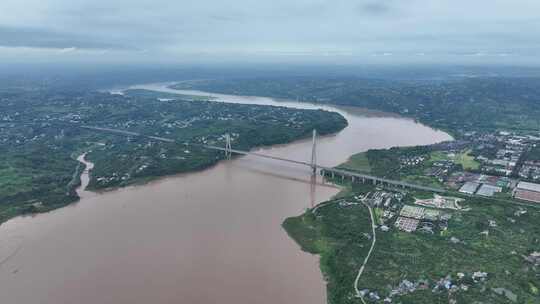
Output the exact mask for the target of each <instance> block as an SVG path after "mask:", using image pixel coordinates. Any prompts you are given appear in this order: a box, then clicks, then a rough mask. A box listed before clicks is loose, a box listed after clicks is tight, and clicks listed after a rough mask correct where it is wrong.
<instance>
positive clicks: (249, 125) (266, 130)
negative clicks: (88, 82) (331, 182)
mask: <svg viewBox="0 0 540 304" xmlns="http://www.w3.org/2000/svg"><path fill="white" fill-rule="evenodd" d="M157 98H165V99H161V100H158V99H157ZM346 124H347V122H346V120H345V119H344V118H343V117H342V116H341V115H339V114H337V113H331V112H326V111H322V110H315V111H311V110H297V109H288V108H283V107H270V106H257V105H242V104H225V103H218V102H212V101H205V100H200V99H198V100H182V99H180V98H179V97H178V96H174V95H171V94H167V95H162V94H161V93H158V94H154V93H153V92H146V91H141V90H136V91H131V90H130V91H128V92H127V95H126V96H121V95H111V94H108V93H98V92H71V91H68V90H60V91H56V90H52V89H33V88H29V89H3V90H0V223H2V222H4V221H6V220H7V219H9V218H11V217H13V216H16V215H20V214H24V213H33V212H45V211H48V210H51V209H54V208H58V207H61V206H64V205H66V204H69V203H71V202H74V201H76V200H77V199H78V197H77V194H76V193H75V188H76V187H77V186H78V185H79V184H80V181H79V174H80V172H81V170H82V166H81V165H80V164H79V162H77V161H76V160H75V159H76V157H77V156H78V155H80V154H81V153H83V152H85V151H91V152H90V153H88V155H87V158H88V159H89V160H90V161H92V162H94V163H95V167H94V169H93V170H92V172H91V176H90V177H91V179H90V184H89V186H88V187H89V189H103V188H111V187H122V186H126V185H131V184H135V183H141V182H146V181H148V180H151V179H154V178H156V177H159V176H164V175H170V174H175V173H179V172H186V171H192V170H198V169H202V168H206V167H208V166H211V165H213V164H215V163H216V162H217V161H219V160H220V159H223V158H224V155H223V153H219V152H218V151H214V150H208V149H203V148H200V147H199V146H197V145H191V144H214V145H221V146H223V145H224V134H231V137H232V141H233V143H232V144H233V146H234V147H235V148H238V149H246V150H249V149H251V148H253V147H255V146H261V145H272V144H281V143H287V142H290V141H293V140H296V139H300V138H304V137H308V136H310V134H311V132H312V130H313V129H317V130H318V132H319V133H320V134H329V133H333V132H336V131H339V130H341V129H342V128H344V127H345V126H346ZM84 125H89V126H98V127H104V128H112V129H120V130H127V131H131V132H139V133H141V134H147V135H153V136H159V137H166V138H172V139H174V140H176V142H177V143H166V142H161V141H157V140H151V139H147V138H140V137H133V136H118V135H113V134H108V133H99V132H97V131H93V130H88V129H84V128H81V126H84Z"/></svg>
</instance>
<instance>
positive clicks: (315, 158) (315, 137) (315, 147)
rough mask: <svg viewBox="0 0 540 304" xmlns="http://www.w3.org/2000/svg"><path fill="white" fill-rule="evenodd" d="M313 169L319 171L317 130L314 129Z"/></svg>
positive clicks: (314, 171) (312, 147)
mask: <svg viewBox="0 0 540 304" xmlns="http://www.w3.org/2000/svg"><path fill="white" fill-rule="evenodd" d="M311 169H312V170H313V173H316V172H317V130H315V129H313V144H312V146H311Z"/></svg>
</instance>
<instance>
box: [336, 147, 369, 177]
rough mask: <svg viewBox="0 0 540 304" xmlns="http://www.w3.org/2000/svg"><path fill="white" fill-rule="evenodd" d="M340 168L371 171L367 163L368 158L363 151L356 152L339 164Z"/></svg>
mask: <svg viewBox="0 0 540 304" xmlns="http://www.w3.org/2000/svg"><path fill="white" fill-rule="evenodd" d="M339 167H340V168H347V169H353V170H357V171H362V172H366V173H369V172H371V166H370V165H369V159H368V157H367V154H366V153H365V152H363V153H358V154H355V155H353V156H351V157H350V158H349V159H348V160H347V162H345V163H344V164H342V165H340V166H339Z"/></svg>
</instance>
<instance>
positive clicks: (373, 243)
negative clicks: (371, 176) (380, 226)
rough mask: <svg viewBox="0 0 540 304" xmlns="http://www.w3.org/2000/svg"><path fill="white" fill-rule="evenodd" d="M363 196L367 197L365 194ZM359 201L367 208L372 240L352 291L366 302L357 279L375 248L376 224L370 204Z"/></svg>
mask: <svg viewBox="0 0 540 304" xmlns="http://www.w3.org/2000/svg"><path fill="white" fill-rule="evenodd" d="M365 197H367V195H366V196H365ZM365 197H364V198H365ZM361 202H362V204H363V205H364V206H366V208H368V210H369V216H370V217H371V231H372V236H373V241H372V242H371V247H370V248H369V251H368V254H367V256H366V258H365V259H364V263H362V266H361V267H360V269H359V270H358V274H357V275H356V279H355V280H354V291H355V292H356V297H358V298H360V299H361V300H362V303H366V302H365V301H364V297H363V296H362V295H361V294H360V290H359V289H358V281H360V277H361V276H362V273H363V272H364V269H365V267H366V264H367V262H368V261H369V258H370V257H371V253H372V252H373V248H375V243H376V242H377V235H376V234H375V227H376V226H375V219H374V218H373V210H372V209H371V206H370V205H368V204H366V203H365V202H364V201H363V200H362V201H361Z"/></svg>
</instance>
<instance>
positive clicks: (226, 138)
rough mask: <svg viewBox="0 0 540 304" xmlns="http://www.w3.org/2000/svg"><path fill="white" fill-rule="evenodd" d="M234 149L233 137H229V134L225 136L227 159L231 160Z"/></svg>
mask: <svg viewBox="0 0 540 304" xmlns="http://www.w3.org/2000/svg"><path fill="white" fill-rule="evenodd" d="M231 150H232V148H231V135H229V133H227V134H225V157H226V158H227V159H231V155H232V152H231Z"/></svg>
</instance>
